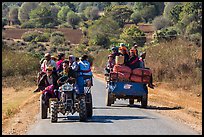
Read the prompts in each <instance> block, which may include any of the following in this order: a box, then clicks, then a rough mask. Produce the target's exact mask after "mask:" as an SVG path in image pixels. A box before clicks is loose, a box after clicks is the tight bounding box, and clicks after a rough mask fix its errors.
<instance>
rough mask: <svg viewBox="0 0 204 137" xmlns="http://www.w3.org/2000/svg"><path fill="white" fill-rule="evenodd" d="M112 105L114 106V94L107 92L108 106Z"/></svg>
mask: <svg viewBox="0 0 204 137" xmlns="http://www.w3.org/2000/svg"><path fill="white" fill-rule="evenodd" d="M111 104H114V100H113V96H112V94H111V93H110V92H109V91H108V90H107V91H106V106H111Z"/></svg>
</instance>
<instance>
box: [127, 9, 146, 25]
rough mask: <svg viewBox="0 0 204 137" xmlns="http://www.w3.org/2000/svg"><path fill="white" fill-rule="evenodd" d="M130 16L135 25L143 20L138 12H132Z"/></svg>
mask: <svg viewBox="0 0 204 137" xmlns="http://www.w3.org/2000/svg"><path fill="white" fill-rule="evenodd" d="M130 18H131V19H132V21H133V22H134V23H135V25H137V24H138V23H140V22H144V21H145V20H144V19H143V18H142V16H141V14H140V13H138V12H134V13H132V15H131V16H130Z"/></svg>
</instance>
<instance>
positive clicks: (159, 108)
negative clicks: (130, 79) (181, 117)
mask: <svg viewBox="0 0 204 137" xmlns="http://www.w3.org/2000/svg"><path fill="white" fill-rule="evenodd" d="M111 107H130V108H142V107H141V105H137V104H134V105H124V104H117V105H115V104H114V105H113V106H111ZM144 109H155V110H177V109H184V108H183V107H181V106H175V107H164V106H161V107H160V106H152V105H149V106H147V107H146V108H144Z"/></svg>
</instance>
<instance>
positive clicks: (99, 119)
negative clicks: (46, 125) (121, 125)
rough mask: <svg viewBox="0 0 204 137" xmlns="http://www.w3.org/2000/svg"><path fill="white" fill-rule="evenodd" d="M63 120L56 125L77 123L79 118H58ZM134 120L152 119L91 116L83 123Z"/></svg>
mask: <svg viewBox="0 0 204 137" xmlns="http://www.w3.org/2000/svg"><path fill="white" fill-rule="evenodd" d="M59 118H63V119H62V120H60V121H58V122H57V123H68V122H79V116H68V117H59ZM134 119H154V118H151V117H146V116H92V118H89V119H88V120H87V121H86V122H83V123H90V122H91V123H92V122H94V123H95V122H96V123H113V121H115V120H134Z"/></svg>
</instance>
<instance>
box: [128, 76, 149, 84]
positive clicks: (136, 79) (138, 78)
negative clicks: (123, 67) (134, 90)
mask: <svg viewBox="0 0 204 137" xmlns="http://www.w3.org/2000/svg"><path fill="white" fill-rule="evenodd" d="M130 80H131V81H134V82H138V83H146V84H148V83H149V82H150V76H138V75H134V74H132V75H131V76H130Z"/></svg>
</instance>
